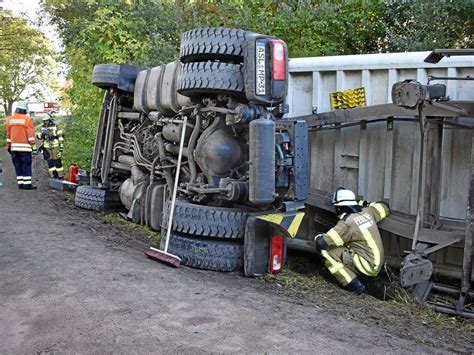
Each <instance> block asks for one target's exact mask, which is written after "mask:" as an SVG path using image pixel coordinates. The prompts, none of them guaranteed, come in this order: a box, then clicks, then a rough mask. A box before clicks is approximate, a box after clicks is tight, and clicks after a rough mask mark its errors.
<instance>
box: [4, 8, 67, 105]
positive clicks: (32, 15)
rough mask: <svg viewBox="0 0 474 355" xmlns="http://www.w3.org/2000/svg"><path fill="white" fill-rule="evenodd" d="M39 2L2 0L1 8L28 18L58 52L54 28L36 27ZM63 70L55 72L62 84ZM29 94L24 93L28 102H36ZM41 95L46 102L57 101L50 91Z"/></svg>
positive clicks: (62, 68) (60, 68) (57, 37)
mask: <svg viewBox="0 0 474 355" xmlns="http://www.w3.org/2000/svg"><path fill="white" fill-rule="evenodd" d="M39 2H40V1H39V0H3V7H4V9H6V10H11V11H12V12H13V13H14V14H15V15H17V16H22V17H26V18H28V19H29V20H30V21H31V22H32V23H33V25H34V26H35V27H36V28H38V29H39V30H40V31H41V32H43V33H44V34H45V36H46V37H47V38H48V39H49V40H50V42H51V44H52V46H53V48H54V49H55V50H56V51H58V52H59V51H61V41H60V39H59V36H58V33H57V30H56V28H55V27H54V26H51V25H45V24H43V25H42V26H38V20H39V16H40V13H39V11H40V9H41V7H40V4H39ZM65 70H66V68H65V66H64V65H61V66H60V67H59V68H58V69H57V72H56V75H57V78H58V79H59V80H60V81H62V82H65V77H64V71H65ZM29 92H30V91H29V90H27V91H26V92H25V95H26V96H27V97H29V99H28V100H29V101H37V98H35V97H34V96H29V95H30V94H29ZM43 95H44V96H45V100H46V101H56V99H57V97H55V94H54V93H53V92H52V91H50V90H46V92H44V91H43Z"/></svg>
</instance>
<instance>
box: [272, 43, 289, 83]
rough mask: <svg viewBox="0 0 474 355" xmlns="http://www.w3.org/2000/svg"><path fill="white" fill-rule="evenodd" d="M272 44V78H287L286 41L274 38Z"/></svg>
mask: <svg viewBox="0 0 474 355" xmlns="http://www.w3.org/2000/svg"><path fill="white" fill-rule="evenodd" d="M271 44H272V79H273V80H285V79H286V58H285V42H283V41H282V40H281V39H274V40H272V42H271Z"/></svg>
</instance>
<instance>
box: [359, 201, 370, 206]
mask: <svg viewBox="0 0 474 355" xmlns="http://www.w3.org/2000/svg"><path fill="white" fill-rule="evenodd" d="M357 204H358V205H359V206H361V207H367V206H369V204H370V202H369V201H365V200H359V201H358V202H357Z"/></svg>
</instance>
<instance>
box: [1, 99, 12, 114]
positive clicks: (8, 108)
mask: <svg viewBox="0 0 474 355" xmlns="http://www.w3.org/2000/svg"><path fill="white" fill-rule="evenodd" d="M3 107H4V108H5V114H6V115H7V116H10V115H11V114H12V109H13V101H9V100H5V103H4V104H3Z"/></svg>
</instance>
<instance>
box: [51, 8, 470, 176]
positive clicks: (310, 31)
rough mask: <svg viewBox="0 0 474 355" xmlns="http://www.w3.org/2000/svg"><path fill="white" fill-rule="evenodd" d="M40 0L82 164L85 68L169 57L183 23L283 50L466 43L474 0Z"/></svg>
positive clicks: (87, 96)
mask: <svg viewBox="0 0 474 355" xmlns="http://www.w3.org/2000/svg"><path fill="white" fill-rule="evenodd" d="M42 6H43V9H44V11H45V13H46V14H47V15H48V16H49V18H50V20H51V22H52V23H53V24H55V25H56V26H57V28H58V30H59V33H60V37H61V38H62V40H63V44H64V53H63V55H64V60H65V61H66V62H67V64H68V65H69V67H70V70H69V73H68V77H69V79H70V81H71V85H70V87H69V89H68V95H69V102H70V106H71V107H70V109H71V111H72V112H73V118H72V119H71V121H70V127H68V131H69V142H68V146H67V148H66V149H67V150H66V156H67V157H68V159H70V161H76V162H78V163H82V166H83V167H87V165H88V163H89V162H90V156H91V154H92V147H93V141H94V131H95V127H96V124H97V119H98V114H99V109H100V101H101V98H102V95H103V92H102V91H101V90H99V89H97V88H95V87H93V86H92V84H91V80H90V79H91V73H92V68H93V66H94V65H95V64H98V63H118V64H119V63H130V64H135V65H140V66H154V65H156V64H159V63H162V62H168V61H172V60H174V59H175V58H176V57H177V55H178V52H179V42H180V37H181V33H182V32H183V31H185V30H189V29H191V28H195V27H205V26H222V27H234V28H243V29H246V30H251V31H254V32H258V33H264V34H270V35H273V36H275V37H279V38H282V39H283V40H285V41H286V43H287V44H288V48H289V52H290V56H291V57H300V56H318V55H339V54H358V53H374V52H390V51H406V50H431V49H433V48H434V47H438V48H439V47H446V48H449V47H469V46H472V45H473V38H472V32H473V29H472V26H473V25H472V18H471V17H472V16H471V15H472V13H473V12H474V4H473V2H472V1H462V0H461V1H455V0H434V1H430V2H426V1H422V0H413V1H405V0H394V1H384V0H371V1H366V0H332V1H327V0H285V1H281V0H226V1H222V0H175V1H172V0H136V1H132V0H42ZM71 130H72V134H71ZM76 132H77V134H76Z"/></svg>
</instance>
